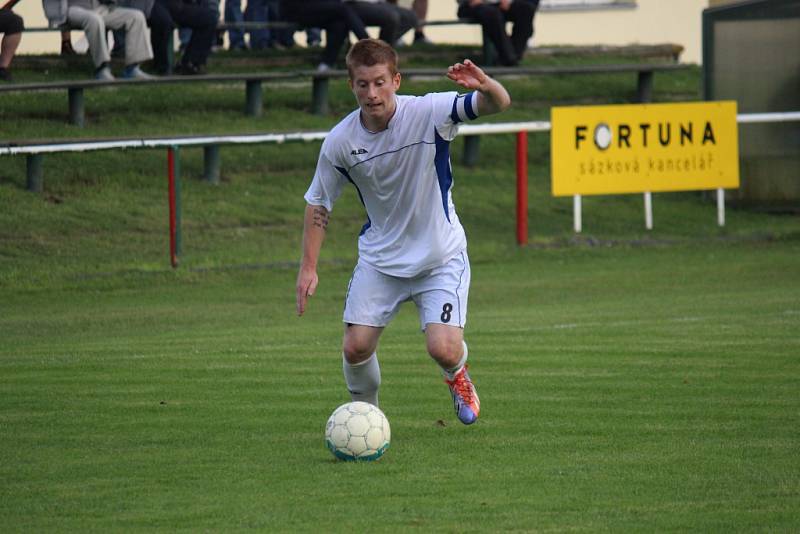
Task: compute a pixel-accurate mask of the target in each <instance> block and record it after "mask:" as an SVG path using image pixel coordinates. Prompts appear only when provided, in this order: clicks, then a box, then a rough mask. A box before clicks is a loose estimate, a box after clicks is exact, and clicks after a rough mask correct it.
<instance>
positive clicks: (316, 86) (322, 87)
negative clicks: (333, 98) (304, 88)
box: [311, 76, 328, 115]
mask: <svg viewBox="0 0 800 534" xmlns="http://www.w3.org/2000/svg"><path fill="white" fill-rule="evenodd" d="M311 113H313V114H314V115H327V114H328V78H322V77H316V76H315V77H314V79H313V80H312V82H311Z"/></svg>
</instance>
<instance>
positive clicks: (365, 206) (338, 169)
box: [334, 166, 372, 237]
mask: <svg viewBox="0 0 800 534" xmlns="http://www.w3.org/2000/svg"><path fill="white" fill-rule="evenodd" d="M334 167H335V168H336V170H337V171H339V172H340V173H342V176H344V177H345V178H347V181H349V182H350V183H351V184H353V187H355V188H356V192H357V193H358V198H359V200H361V205H362V206H364V209H367V205H366V204H365V203H364V196H363V195H362V194H361V190H360V189H359V188H358V186H357V185H356V183H355V182H354V181H353V179H352V178H350V173H348V172H347V169H345V168H344V167H336V166H334ZM370 226H372V221H370V220H369V213H368V214H367V222H365V223H364V226H362V227H361V231H360V232H359V233H358V235H359V237H360V236H362V235H364V233H365V232H366V231H367V230H368V229H369V227H370Z"/></svg>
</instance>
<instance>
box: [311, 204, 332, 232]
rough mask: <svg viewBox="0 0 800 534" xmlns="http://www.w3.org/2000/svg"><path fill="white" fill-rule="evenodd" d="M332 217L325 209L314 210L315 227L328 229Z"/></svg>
mask: <svg viewBox="0 0 800 534" xmlns="http://www.w3.org/2000/svg"><path fill="white" fill-rule="evenodd" d="M329 217H330V215H329V214H328V210H326V209H325V208H314V226H316V227H317V228H322V229H323V230H325V229H326V228H327V227H328V219H329Z"/></svg>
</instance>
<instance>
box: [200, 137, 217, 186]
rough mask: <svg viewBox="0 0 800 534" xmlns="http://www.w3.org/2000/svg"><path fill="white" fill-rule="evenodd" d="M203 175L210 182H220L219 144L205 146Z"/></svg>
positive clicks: (215, 183)
mask: <svg viewBox="0 0 800 534" xmlns="http://www.w3.org/2000/svg"><path fill="white" fill-rule="evenodd" d="M203 176H204V177H205V179H206V181H207V182H208V183H210V184H214V185H218V184H219V145H206V146H204V147H203Z"/></svg>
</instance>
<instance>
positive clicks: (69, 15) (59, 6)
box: [42, 0, 153, 80]
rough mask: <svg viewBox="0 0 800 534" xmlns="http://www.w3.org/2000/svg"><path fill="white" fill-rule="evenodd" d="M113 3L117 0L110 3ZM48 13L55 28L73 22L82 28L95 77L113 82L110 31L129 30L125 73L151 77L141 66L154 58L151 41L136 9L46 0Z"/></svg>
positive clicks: (93, 1)
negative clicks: (107, 29)
mask: <svg viewBox="0 0 800 534" xmlns="http://www.w3.org/2000/svg"><path fill="white" fill-rule="evenodd" d="M110 1H112V2H113V0H110ZM42 4H43V6H44V13H45V16H46V17H47V19H48V21H49V22H50V24H51V25H52V26H61V25H63V24H64V23H69V25H70V26H73V27H77V28H81V29H82V30H83V31H84V32H85V33H86V39H87V41H89V53H90V54H91V55H92V61H93V62H94V66H95V78H97V79H98V80H113V79H114V75H113V74H112V73H111V68H110V66H109V65H110V62H111V54H110V52H109V50H108V37H107V36H106V28H111V29H119V28H125V37H126V40H125V41H126V42H125V70H124V71H123V73H122V77H123V78H139V79H145V78H151V76H150V75H149V74H146V73H145V72H144V71H142V69H141V68H140V67H139V64H140V63H141V62H142V61H147V60H148V59H152V58H153V49H152V48H151V47H150V41H149V40H148V38H147V22H146V21H145V17H144V14H143V13H142V12H141V11H138V10H136V9H128V8H124V7H118V6H116V5H115V4H113V3H111V4H101V3H100V2H99V1H98V0H42Z"/></svg>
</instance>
